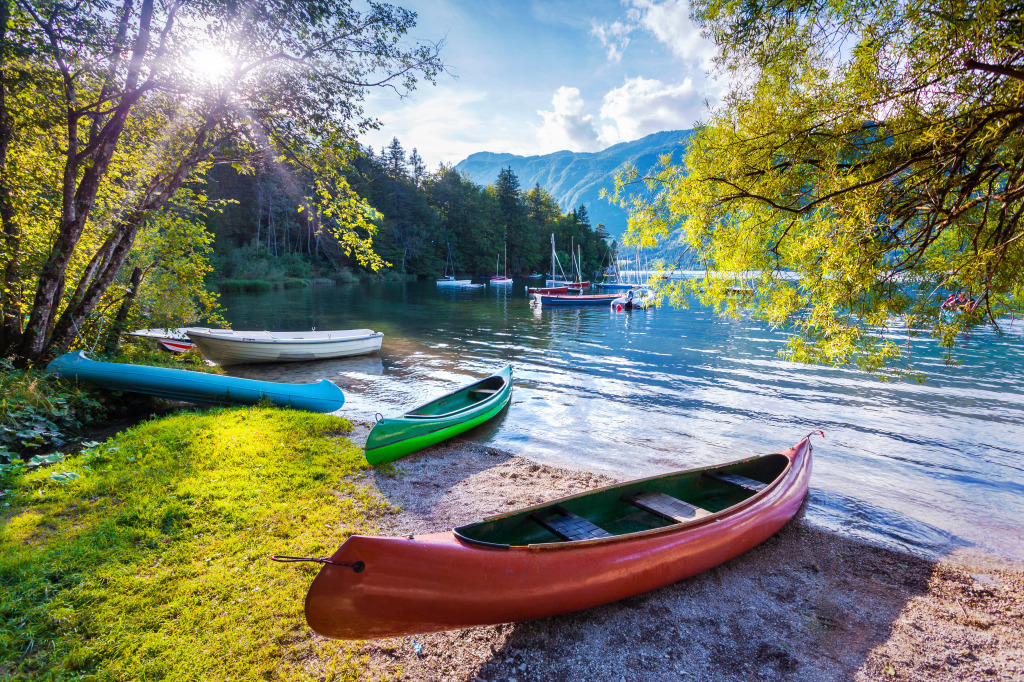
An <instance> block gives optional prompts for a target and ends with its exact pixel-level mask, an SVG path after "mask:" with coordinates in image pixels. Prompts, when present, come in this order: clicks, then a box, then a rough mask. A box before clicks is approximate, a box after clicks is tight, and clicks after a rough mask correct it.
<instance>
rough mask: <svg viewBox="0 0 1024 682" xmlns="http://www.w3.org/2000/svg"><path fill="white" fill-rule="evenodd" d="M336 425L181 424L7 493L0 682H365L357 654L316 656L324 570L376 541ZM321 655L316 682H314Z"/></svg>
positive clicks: (242, 412) (18, 475) (332, 649)
mask: <svg viewBox="0 0 1024 682" xmlns="http://www.w3.org/2000/svg"><path fill="white" fill-rule="evenodd" d="M349 428H350V424H349V423H348V422H347V421H345V420H343V419H339V418H337V417H331V416H328V415H318V414H310V413H305V412H298V411H292V410H279V409H274V408H231V409H216V410H211V411H208V412H182V413H178V414H176V415H173V416H171V417H168V418H164V419H160V420H155V421H151V422H147V423H144V424H141V425H139V426H136V427H134V428H132V429H129V430H127V431H124V432H122V433H120V434H118V435H117V436H115V437H114V438H112V439H110V440H109V441H107V442H105V443H103V444H101V445H97V446H94V447H93V448H91V449H89V450H86V451H84V452H82V453H81V454H79V455H77V456H74V457H69V458H67V459H65V460H64V461H62V462H58V463H57V464H55V465H53V466H50V467H46V468H40V469H35V470H31V471H24V470H22V471H15V472H13V473H12V472H8V473H7V477H6V478H5V479H3V480H0V486H2V488H3V491H2V496H0V678H4V679H15V680H18V679H46V680H66V679H91V680H150V679H177V680H194V679H204V680H205V679H228V680H242V679H245V680H248V679H293V678H305V677H308V676H309V675H310V674H311V673H312V674H313V675H315V676H317V677H320V676H324V675H326V676H327V677H328V678H331V679H352V678H355V677H357V676H358V672H359V668H360V660H359V657H358V655H357V654H356V649H355V648H354V647H353V646H352V645H349V644H346V643H342V642H337V643H335V642H327V643H325V642H324V641H323V640H319V639H317V640H314V638H313V636H312V634H311V632H310V631H309V629H308V627H307V626H306V624H305V620H304V618H303V613H302V604H303V597H304V594H305V591H306V589H307V587H308V585H309V583H310V582H311V580H312V578H313V576H314V575H315V573H316V570H317V565H315V564H278V563H274V562H272V561H270V560H269V558H268V557H269V556H270V555H272V554H276V553H281V554H292V555H302V556H324V555H328V554H330V553H332V552H333V551H334V549H336V548H337V546H338V544H339V543H341V542H342V541H343V540H344V539H345V538H346V537H347V536H348V535H351V534H353V533H356V532H369V531H372V530H373V529H374V525H375V524H374V522H373V519H374V518H375V517H378V516H379V515H380V514H381V513H386V512H387V511H388V508H387V507H386V503H383V502H381V501H379V498H377V497H375V496H374V495H373V494H372V491H371V490H370V489H369V488H367V487H365V486H363V485H362V484H361V483H360V482H359V476H358V473H359V472H360V471H361V470H363V469H364V468H366V467H367V464H366V461H365V459H364V458H363V455H362V452H361V451H360V450H359V449H358V448H357V447H356V446H354V445H352V444H351V443H350V442H349V441H347V440H346V439H344V438H343V437H341V434H342V433H343V432H345V431H347V430H348V429H349ZM314 654H315V661H316V662H315V664H314V665H315V671H314V670H313V669H311V668H310V664H311V662H312V661H313V660H314Z"/></svg>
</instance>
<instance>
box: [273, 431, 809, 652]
mask: <svg viewBox="0 0 1024 682" xmlns="http://www.w3.org/2000/svg"><path fill="white" fill-rule="evenodd" d="M815 433H818V432H815ZM809 439H810V436H808V437H806V438H804V439H803V440H801V441H800V442H799V443H797V444H796V445H795V446H793V447H791V448H789V449H788V450H785V451H783V452H778V453H775V454H770V455H762V456H758V457H748V458H745V459H740V460H737V461H734V462H730V463H728V464H720V465H717V466H710V467H702V468H699V469H688V470H684V471H679V472H675V473H669V474H664V475H661V476H653V477H650V478H644V479H640V480H636V481H630V482H628V483H621V484H618V485H612V486H608V487H606V488H601V489H599V490H593V491H590V492H586V493H581V494H578V495H572V496H571V497H565V498H562V499H559V500H555V501H553V502H545V503H543V504H538V505H535V506H532V507H526V508H524V509H518V510H516V511H513V512H511V513H506V514H499V515H497V516H492V517H489V518H486V519H484V520H482V521H478V522H476V523H470V524H466V525H464V526H459V527H458V528H455V529H454V530H452V531H449V532H446V533H433V534H428V535H409V536H406V537H387V538H385V537H367V536H362V535H354V536H352V537H350V538H348V539H347V540H346V541H345V543H344V544H343V545H341V547H340V548H339V549H338V550H337V551H336V552H335V553H334V554H333V555H331V556H330V557H326V558H322V559H310V560H312V561H318V562H320V563H322V564H324V565H323V567H322V568H321V569H320V572H319V574H317V576H316V579H314V580H313V584H312V585H311V586H310V588H309V592H308V593H307V595H306V604H305V612H306V621H307V622H308V623H309V625H310V627H311V628H312V629H313V630H314V631H315V632H317V633H319V634H321V635H324V636H326V637H335V638H338V639H368V638H374V637H398V636H402V635H412V634H418V633H424V632H437V631H440V630H452V629H457V628H470V627H477V626H481V625H492V624H496V623H508V622H513V621H521V620H530V619H533V618H544V617H547V616H554V615H557V614H561V613H568V612H570V611H578V610H580V609H586V608H590V607H593V606H598V605H600V604H606V603H608V602H612V601H616V600H618V599H624V598H626V597H631V596H633V595H635V594H640V593H641V592H646V591H648V590H653V589H655V588H658V587H662V586H664V585H668V584H671V583H674V582H676V581H679V580H682V579H683V578H687V577H689V576H692V575H696V574H697V573H700V572H702V571H706V570H708V569H709V568H712V567H714V566H718V565H719V564H721V563H723V562H725V561H728V560H730V559H732V558H734V557H736V556H738V555H740V554H742V553H743V552H746V551H747V550H749V549H751V548H753V547H755V546H757V545H758V544H760V543H762V542H764V541H765V540H767V539H768V538H769V537H771V536H772V535H774V534H775V533H777V532H778V531H779V529H781V528H782V527H783V526H784V525H786V523H788V522H789V520H790V519H792V518H793V516H794V515H795V514H796V513H797V511H798V510H799V509H800V505H801V504H803V501H804V498H805V497H806V496H807V486H808V481H809V480H810V477H811V444H810V440H809ZM282 559H284V557H282Z"/></svg>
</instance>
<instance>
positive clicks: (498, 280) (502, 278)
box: [491, 244, 512, 284]
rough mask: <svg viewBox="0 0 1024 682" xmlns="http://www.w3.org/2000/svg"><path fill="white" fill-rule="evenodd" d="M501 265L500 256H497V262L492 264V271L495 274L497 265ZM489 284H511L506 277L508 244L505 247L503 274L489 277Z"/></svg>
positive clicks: (509, 278)
mask: <svg viewBox="0 0 1024 682" xmlns="http://www.w3.org/2000/svg"><path fill="white" fill-rule="evenodd" d="M500 263H501V255H500V254H499V256H498V260H497V261H495V263H494V270H495V273H497V270H498V265H499V264H500ZM491 284H512V278H511V277H508V244H506V245H505V274H503V275H499V274H495V275H494V277H491Z"/></svg>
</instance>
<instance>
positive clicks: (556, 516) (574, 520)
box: [530, 507, 612, 541]
mask: <svg viewBox="0 0 1024 682" xmlns="http://www.w3.org/2000/svg"><path fill="white" fill-rule="evenodd" d="M530 518H531V519H533V520H534V521H536V522H537V523H539V524H540V525H542V526H544V527H545V528H547V529H548V530H549V531H551V532H552V533H554V534H555V535H557V536H558V537H560V538H562V539H563V540H570V541H571V540H592V539H594V538H610V537H612V534H611V533H609V532H608V531H606V530H605V529H604V528H601V527H599V526H595V525H594V524H593V523H591V522H590V521H587V520H586V519H585V518H583V517H582V516H576V515H575V514H573V513H572V512H569V511H566V510H564V509H562V508H561V507H552V508H551V509H550V510H549V513H548V515H547V516H541V515H540V514H531V515H530Z"/></svg>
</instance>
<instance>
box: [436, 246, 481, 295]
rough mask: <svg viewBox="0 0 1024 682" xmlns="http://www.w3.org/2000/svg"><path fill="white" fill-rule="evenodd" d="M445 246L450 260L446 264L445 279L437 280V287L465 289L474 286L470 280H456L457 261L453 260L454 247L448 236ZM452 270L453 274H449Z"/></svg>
mask: <svg viewBox="0 0 1024 682" xmlns="http://www.w3.org/2000/svg"><path fill="white" fill-rule="evenodd" d="M444 245H445V246H446V247H448V260H446V261H445V263H444V277H442V278H441V279H439V280H437V286H439V287H465V286H470V285H472V284H473V282H472V281H471V280H468V279H455V260H454V259H453V258H452V245H451V244H449V243H448V235H447V234H445V236H444ZM449 267H450V268H451V271H452V274H450V275H449V274H448V268H449Z"/></svg>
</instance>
